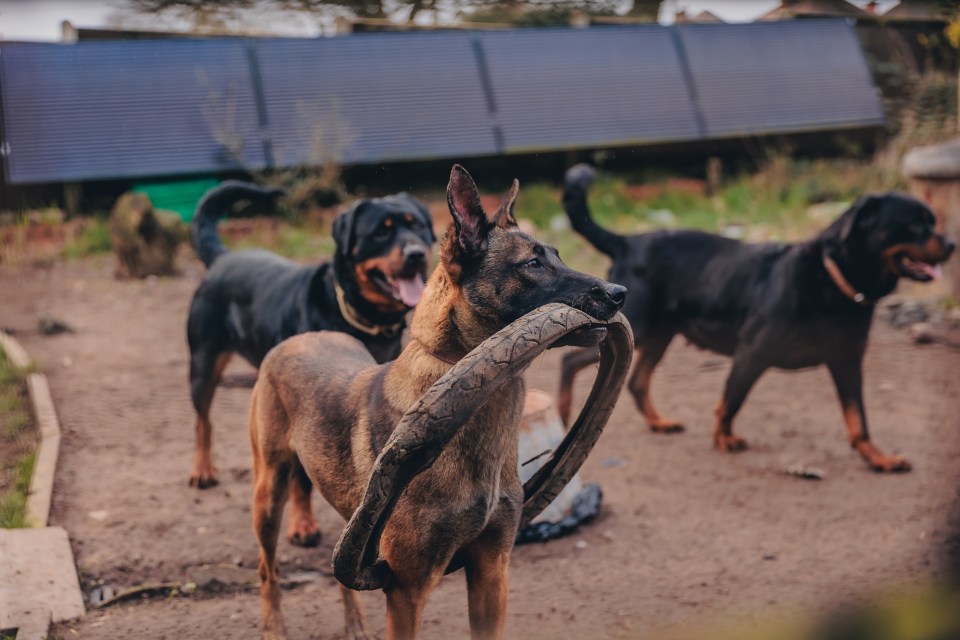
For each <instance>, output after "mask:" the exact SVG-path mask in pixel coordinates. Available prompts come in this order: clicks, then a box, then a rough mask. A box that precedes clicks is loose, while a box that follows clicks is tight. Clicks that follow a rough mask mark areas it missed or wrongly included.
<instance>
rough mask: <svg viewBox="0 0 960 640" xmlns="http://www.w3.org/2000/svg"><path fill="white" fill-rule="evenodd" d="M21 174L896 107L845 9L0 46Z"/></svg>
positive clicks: (430, 155) (282, 160)
mask: <svg viewBox="0 0 960 640" xmlns="http://www.w3.org/2000/svg"><path fill="white" fill-rule="evenodd" d="M0 102H2V112H0V115H2V122H0V125H2V126H0V133H2V140H0V155H2V160H3V166H4V176H5V181H6V182H7V183H9V184H26V183H43V182H70V181H83V180H98V179H118V178H132V177H146V176H160V175H176V174H196V173H217V172H224V171H230V170H237V169H246V170H251V169H262V168H265V167H284V166H293V165H300V164H313V165H316V164H323V163H325V162H328V161H331V160H335V161H337V162H341V163H344V164H364V163H376V162H384V161H403V160H422V159H440V158H454V159H456V158H464V157H470V156H484V155H495V154H508V153H523V152H529V151H554V150H561V149H574V148H603V147H612V146H620V145H644V144H653V143H667V142H681V141H693V140H708V139H717V138H725V137H736V136H748V135H763V134H770V133H791V132H802V131H813V130H833V129H843V128H848V127H869V126H876V125H880V124H882V122H883V113H882V110H881V107H880V102H879V99H878V95H877V93H876V90H875V89H874V87H873V84H872V81H871V78H870V74H869V71H868V69H867V66H866V63H865V61H864V58H863V54H862V52H861V50H860V47H859V44H858V41H857V38H856V35H855V33H854V31H853V29H852V28H851V27H850V26H849V25H848V24H846V23H845V22H843V21H794V22H780V23H755V24H749V25H682V26H676V27H660V26H636V27H624V26H619V27H595V28H591V29H567V28H563V29H514V30H505V31H485V32H468V31H458V32H429V33H422V32H421V33H371V34H358V35H352V36H345V37H336V38H318V39H241V38H229V39H181V40H138V41H114V42H81V43H77V44H26V43H0Z"/></svg>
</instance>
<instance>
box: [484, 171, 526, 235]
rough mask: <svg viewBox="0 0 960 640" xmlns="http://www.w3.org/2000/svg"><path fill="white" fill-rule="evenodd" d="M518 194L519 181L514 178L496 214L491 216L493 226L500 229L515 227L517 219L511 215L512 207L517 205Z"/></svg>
mask: <svg viewBox="0 0 960 640" xmlns="http://www.w3.org/2000/svg"><path fill="white" fill-rule="evenodd" d="M518 193H520V181H519V180H517V179H516V178H514V179H513V184H512V185H510V189H508V190H507V192H506V193H505V194H503V199H502V200H501V201H500V206H498V207H497V212H496V213H495V214H494V215H493V220H492V221H491V222H492V223H493V224H495V225H496V226H498V227H500V228H501V229H509V228H511V227H515V226H517V218H516V216H514V215H513V206H514V205H515V204H516V203H517V194H518Z"/></svg>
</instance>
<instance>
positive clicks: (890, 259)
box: [883, 233, 956, 282]
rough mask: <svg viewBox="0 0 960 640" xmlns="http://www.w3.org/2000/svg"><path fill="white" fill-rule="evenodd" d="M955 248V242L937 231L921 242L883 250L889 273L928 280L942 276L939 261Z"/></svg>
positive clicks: (911, 278) (944, 259) (919, 280)
mask: <svg viewBox="0 0 960 640" xmlns="http://www.w3.org/2000/svg"><path fill="white" fill-rule="evenodd" d="M954 249H956V244H954V243H953V241H952V240H950V239H949V238H947V237H945V236H943V235H940V234H938V233H935V234H933V235H932V236H930V238H929V239H928V240H927V241H926V242H925V243H923V244H898V245H894V246H892V247H890V248H889V249H887V250H886V251H884V252H883V256H884V258H885V259H886V262H887V269H888V270H889V271H890V273H892V274H894V275H896V276H898V277H902V278H909V279H910V280H916V281H917V282H929V281H931V280H937V279H939V278H940V277H942V275H943V272H942V271H941V269H940V263H942V262H946V261H947V259H948V258H949V257H950V255H951V254H952V253H953V251H954Z"/></svg>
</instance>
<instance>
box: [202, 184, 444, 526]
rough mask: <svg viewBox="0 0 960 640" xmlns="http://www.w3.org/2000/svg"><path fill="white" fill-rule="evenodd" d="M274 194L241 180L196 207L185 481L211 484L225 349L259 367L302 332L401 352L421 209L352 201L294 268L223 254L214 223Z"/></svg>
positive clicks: (392, 201) (273, 259) (303, 491)
mask: <svg viewBox="0 0 960 640" xmlns="http://www.w3.org/2000/svg"><path fill="white" fill-rule="evenodd" d="M282 193H283V192H282V191H280V190H277V189H266V188H262V187H259V186H257V185H254V184H249V183H246V182H240V181H227V182H224V183H222V184H221V185H219V186H217V187H215V188H214V189H212V190H211V191H209V192H208V193H207V194H206V195H205V196H204V197H203V199H202V200H201V201H200V203H199V204H198V205H197V210H196V215H195V216H194V218H193V223H192V226H191V232H192V233H191V236H192V240H193V246H194V248H195V250H196V252H197V255H198V256H199V257H200V259H201V260H202V261H203V263H204V264H205V265H206V266H207V268H208V271H207V273H206V275H205V277H204V279H203V281H202V282H201V283H200V286H199V287H198V288H197V291H196V293H195V294H194V296H193V302H192V303H191V305H190V315H189V318H188V320H187V340H188V342H189V345H190V393H191V397H192V399H193V406H194V408H195V409H196V411H197V427H196V433H197V449H196V459H195V462H194V466H193V471H192V472H191V474H190V485H191V486H196V487H198V488H201V489H202V488H205V487H210V486H213V485H215V484H216V483H217V475H216V469H215V468H214V466H213V461H212V459H211V452H210V438H211V429H212V427H211V424H210V405H211V403H212V401H213V394H214V391H215V389H216V386H217V383H218V382H219V380H220V377H221V374H222V372H223V369H224V367H225V366H226V365H227V362H228V361H229V359H230V357H231V355H232V354H234V353H239V354H240V355H241V356H243V357H244V358H245V359H246V360H247V361H248V362H250V364H252V365H253V366H255V367H259V366H260V363H261V362H262V361H263V358H264V356H266V355H267V352H268V351H270V349H272V348H273V347H274V346H275V345H277V344H279V343H280V342H281V341H283V340H285V339H286V338H289V337H290V336H292V335H295V334H298V333H303V332H305V331H317V330H320V329H329V330H333V331H342V332H344V333H346V334H349V335H351V336H354V337H355V338H357V339H358V340H360V342H361V343H363V345H364V347H365V348H366V349H367V350H368V351H369V352H370V353H371V355H372V356H373V358H374V359H375V360H376V361H377V362H386V361H388V360H392V359H394V358H396V357H397V355H398V354H399V353H400V346H401V345H400V338H401V334H402V333H403V330H404V328H405V326H406V325H405V320H404V318H405V316H406V314H407V312H408V311H409V310H410V309H411V308H413V307H414V306H415V305H416V304H417V302H419V300H420V295H421V293H422V292H423V287H424V279H425V277H426V273H427V265H428V262H429V260H430V254H431V247H432V245H433V242H434V240H435V238H434V234H433V226H432V223H431V219H430V215H429V213H428V211H427V209H426V207H425V206H424V205H423V203H421V202H419V201H418V200H416V199H414V198H413V197H412V196H410V195H409V194H406V193H399V194H395V195H390V196H386V197H383V198H372V199H363V200H358V201H357V202H355V203H354V204H353V205H352V206H351V207H350V208H349V209H347V210H346V211H344V212H343V213H341V214H340V215H338V216H337V217H336V219H335V220H334V221H333V227H332V235H333V239H334V241H335V243H336V251H335V254H334V256H333V259H332V260H331V261H327V262H323V263H321V264H319V265H312V266H302V265H298V264H295V263H293V262H290V261H289V260H286V259H284V258H282V257H280V256H278V255H276V254H273V253H270V252H268V251H264V250H259V249H253V250H246V251H235V252H234V251H227V250H226V249H225V247H224V246H223V244H222V242H221V241H220V236H219V234H218V232H217V221H218V220H219V218H220V217H221V216H222V215H223V214H224V213H226V212H227V211H229V210H230V208H231V207H232V206H234V205H235V204H237V203H239V202H240V201H248V202H250V203H252V204H253V205H255V206H259V207H263V206H267V205H270V204H272V203H273V201H274V200H275V199H276V198H277V197H278V196H280V195H281V194H282ZM309 504H310V483H309V480H307V478H306V477H302V478H300V482H299V483H296V484H295V486H294V505H296V506H297V507H302V508H303V509H305V511H303V510H295V514H297V515H298V518H292V519H291V531H290V537H291V540H292V541H293V542H295V543H299V544H313V543H315V542H316V541H317V540H318V536H317V534H316V526H315V525H313V524H312V522H313V521H312V518H310V516H309Z"/></svg>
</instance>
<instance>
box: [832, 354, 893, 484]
mask: <svg viewBox="0 0 960 640" xmlns="http://www.w3.org/2000/svg"><path fill="white" fill-rule="evenodd" d="M861 366H862V354H861V355H860V356H856V355H853V356H851V357H849V358H846V359H842V360H838V361H836V362H832V363H830V364H829V369H830V375H831V376H832V377H833V383H834V384H835V385H836V387H837V395H838V396H839V397H840V408H841V410H842V411H843V419H844V421H845V422H846V423H847V435H848V437H849V438H850V446H851V447H853V448H854V449H856V450H857V453H859V454H860V455H861V456H862V457H863V459H864V460H865V461H866V463H867V465H869V466H870V468H871V469H873V470H874V471H885V472H889V471H910V463H909V462H907V461H906V460H905V459H904V458H902V457H901V456H888V455H886V454H884V453H883V452H882V451H880V450H879V449H877V447H875V446H874V445H873V443H872V442H871V441H870V434H869V432H868V431H867V415H866V410H865V409H864V407H863V374H862V370H861Z"/></svg>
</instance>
